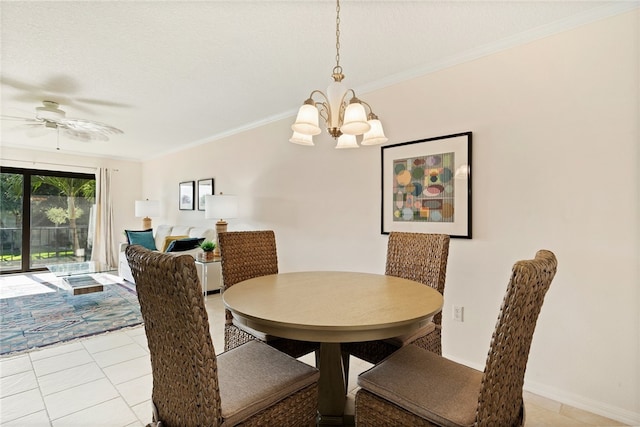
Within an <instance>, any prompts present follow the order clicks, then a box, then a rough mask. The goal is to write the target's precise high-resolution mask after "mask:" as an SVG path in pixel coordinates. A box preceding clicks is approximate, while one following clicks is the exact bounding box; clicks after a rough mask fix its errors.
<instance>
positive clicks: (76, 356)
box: [33, 349, 93, 376]
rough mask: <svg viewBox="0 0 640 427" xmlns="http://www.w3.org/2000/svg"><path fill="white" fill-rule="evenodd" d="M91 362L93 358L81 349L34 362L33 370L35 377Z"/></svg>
mask: <svg viewBox="0 0 640 427" xmlns="http://www.w3.org/2000/svg"><path fill="white" fill-rule="evenodd" d="M92 362H93V358H91V356H90V355H89V353H88V352H87V351H86V350H84V349H83V350H78V351H72V352H71V353H64V354H60V355H58V356H52V357H47V358H46V359H40V360H34V361H33V369H34V370H35V371H36V375H37V376H42V375H47V374H51V373H53V372H58V371H64V370H65V369H69V368H73V367H74V366H79V365H84V364H85V363H92Z"/></svg>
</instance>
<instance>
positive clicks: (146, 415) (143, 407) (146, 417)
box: [131, 399, 153, 425]
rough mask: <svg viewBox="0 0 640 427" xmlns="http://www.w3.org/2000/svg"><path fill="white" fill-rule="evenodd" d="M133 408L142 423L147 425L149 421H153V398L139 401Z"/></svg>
mask: <svg viewBox="0 0 640 427" xmlns="http://www.w3.org/2000/svg"><path fill="white" fill-rule="evenodd" d="M131 409H133V412H135V413H136V416H137V417H138V420H140V422H142V424H144V425H147V424H148V423H150V422H151V420H152V418H153V416H152V414H153V410H152V408H151V399H149V400H145V401H144V402H142V403H138V404H137V405H133V406H132V407H131Z"/></svg>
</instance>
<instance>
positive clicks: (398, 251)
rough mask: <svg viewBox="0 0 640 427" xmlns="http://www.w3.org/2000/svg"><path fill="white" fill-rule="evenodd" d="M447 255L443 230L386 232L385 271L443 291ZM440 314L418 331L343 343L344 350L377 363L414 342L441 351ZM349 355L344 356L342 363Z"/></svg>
mask: <svg viewBox="0 0 640 427" xmlns="http://www.w3.org/2000/svg"><path fill="white" fill-rule="evenodd" d="M448 257H449V236H448V235H446V234H425V233H403V232H391V233H389V242H388V245H387V264H386V270H385V274H386V275H388V276H396V277H401V278H403V279H410V280H415V281H416V282H420V283H424V284H425V285H427V286H431V287H432V288H434V289H436V290H437V291H438V292H440V293H441V294H442V295H444V283H445V277H446V273H447V260H448ZM441 339H442V314H441V313H437V314H436V315H435V316H434V317H433V321H432V322H429V323H428V324H427V325H425V326H424V327H422V328H420V329H419V330H418V331H417V332H414V333H412V334H410V335H405V336H401V337H394V338H392V339H387V340H378V341H364V342H354V343H344V344H343V345H342V349H343V352H344V353H345V354H350V355H352V356H355V357H357V358H359V359H362V360H366V361H367V362H369V363H378V362H380V361H381V360H382V359H384V358H385V357H387V356H389V355H390V354H391V353H393V352H394V351H396V350H398V348H400V347H402V346H404V345H407V344H414V345H417V346H418V347H422V348H424V349H426V350H429V351H432V352H434V353H436V354H438V355H441V354H442V344H441ZM347 361H348V359H346V358H345V363H348V362H347Z"/></svg>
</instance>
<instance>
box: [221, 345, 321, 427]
mask: <svg viewBox="0 0 640 427" xmlns="http://www.w3.org/2000/svg"><path fill="white" fill-rule="evenodd" d="M217 360H218V384H219V387H220V401H221V407H222V418H223V419H224V423H223V425H225V426H231V425H236V424H238V423H240V422H241V421H244V420H245V419H247V418H249V417H250V416H251V415H253V414H256V413H258V412H260V411H262V410H264V409H266V408H268V407H269V406H271V405H273V404H274V403H276V402H278V401H280V400H282V399H284V398H286V397H288V396H289V395H291V394H293V393H295V392H296V391H298V390H302V389H303V388H305V387H307V386H309V385H311V384H313V383H314V382H316V381H318V378H319V377H320V373H319V371H318V370H317V369H316V368H314V367H312V366H309V365H307V364H306V363H303V362H300V361H299V360H296V359H294V358H292V357H290V356H288V355H286V354H284V353H281V352H280V351H278V350H276V349H274V348H272V347H270V346H268V345H266V344H264V343H262V342H259V341H256V340H252V341H249V342H247V343H245V344H243V345H241V346H238V347H236V348H234V349H231V350H229V351H226V352H224V353H222V354H220V355H219V356H218V358H217Z"/></svg>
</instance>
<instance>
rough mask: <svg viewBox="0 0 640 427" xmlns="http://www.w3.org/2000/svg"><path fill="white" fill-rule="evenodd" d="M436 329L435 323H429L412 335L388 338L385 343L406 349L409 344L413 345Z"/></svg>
mask: <svg viewBox="0 0 640 427" xmlns="http://www.w3.org/2000/svg"><path fill="white" fill-rule="evenodd" d="M435 329H436V324H435V323H433V322H429V323H427V324H426V325H425V326H423V327H421V328H419V329H418V330H416V331H415V332H412V333H410V334H405V335H400V336H397V337H393V338H387V339H385V340H384V341H385V342H386V343H389V344H391V345H395V346H396V347H404V346H405V345H407V344H411V343H412V342H414V341H415V340H417V339H418V338H422V337H424V336H426V335H427V334H430V333H431V332H433V331H435Z"/></svg>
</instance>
